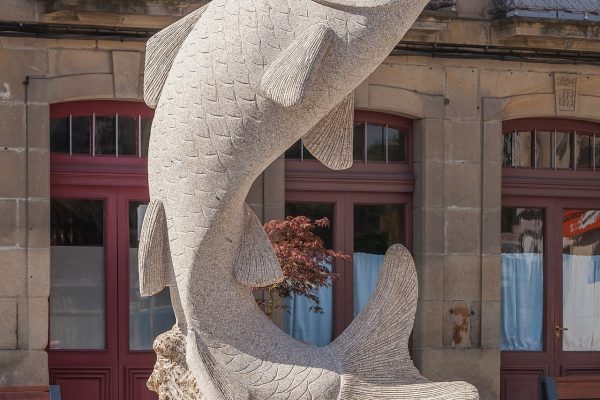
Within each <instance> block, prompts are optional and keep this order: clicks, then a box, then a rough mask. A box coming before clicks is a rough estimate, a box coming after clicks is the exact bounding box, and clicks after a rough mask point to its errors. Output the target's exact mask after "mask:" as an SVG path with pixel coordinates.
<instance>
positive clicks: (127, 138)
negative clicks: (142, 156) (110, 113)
mask: <svg viewBox="0 0 600 400" xmlns="http://www.w3.org/2000/svg"><path fill="white" fill-rule="evenodd" d="M136 125H137V118H134V117H122V116H119V155H120V156H135V155H137V129H136Z"/></svg>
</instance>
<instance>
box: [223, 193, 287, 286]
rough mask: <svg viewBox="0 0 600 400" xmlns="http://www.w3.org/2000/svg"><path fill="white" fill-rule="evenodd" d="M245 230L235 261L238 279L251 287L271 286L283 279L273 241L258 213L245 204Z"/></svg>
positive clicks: (235, 271)
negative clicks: (268, 235)
mask: <svg viewBox="0 0 600 400" xmlns="http://www.w3.org/2000/svg"><path fill="white" fill-rule="evenodd" d="M244 224H245V226H244V231H243V233H242V242H241V244H240V250H239V253H238V256H237V258H236V261H235V267H234V273H235V277H236V279H237V280H238V281H239V282H240V283H242V284H244V285H246V286H250V287H263V286H269V285H272V284H275V283H278V282H281V281H282V280H283V272H282V271H281V267H280V266H279V261H278V260H277V256H276V255H275V252H274V251H273V246H272V245H271V241H270V240H269V238H268V237H267V234H266V233H265V230H264V229H263V227H262V225H261V223H260V221H259V220H258V218H257V217H256V214H254V212H253V211H252V210H251V209H250V207H248V205H247V204H244Z"/></svg>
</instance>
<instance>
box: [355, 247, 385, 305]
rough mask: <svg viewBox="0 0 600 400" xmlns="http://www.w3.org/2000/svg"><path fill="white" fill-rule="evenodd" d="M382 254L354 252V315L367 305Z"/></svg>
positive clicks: (377, 276)
mask: <svg viewBox="0 0 600 400" xmlns="http://www.w3.org/2000/svg"><path fill="white" fill-rule="evenodd" d="M383 257H384V256H383V255H381V254H368V253H354V316H355V317H356V316H357V315H358V314H359V313H360V310H362V308H363V307H364V306H365V305H367V303H368V302H369V299H370V298H371V293H372V292H373V290H374V289H375V285H376V284H377V279H378V278H379V270H380V269H381V265H382V263H383Z"/></svg>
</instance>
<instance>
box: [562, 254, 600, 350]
mask: <svg viewBox="0 0 600 400" xmlns="http://www.w3.org/2000/svg"><path fill="white" fill-rule="evenodd" d="M563 325H564V327H565V328H567V329H568V330H566V331H564V332H563V350H564V351H600V256H576V255H568V254H563Z"/></svg>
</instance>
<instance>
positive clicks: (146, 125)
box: [142, 117, 152, 157]
mask: <svg viewBox="0 0 600 400" xmlns="http://www.w3.org/2000/svg"><path fill="white" fill-rule="evenodd" d="M151 128H152V118H144V117H142V157H148V144H149V143H150V130H151Z"/></svg>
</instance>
